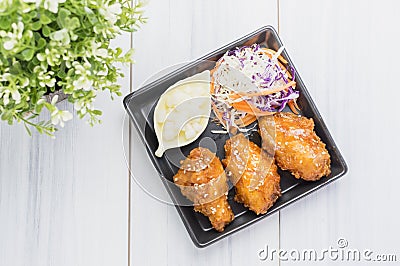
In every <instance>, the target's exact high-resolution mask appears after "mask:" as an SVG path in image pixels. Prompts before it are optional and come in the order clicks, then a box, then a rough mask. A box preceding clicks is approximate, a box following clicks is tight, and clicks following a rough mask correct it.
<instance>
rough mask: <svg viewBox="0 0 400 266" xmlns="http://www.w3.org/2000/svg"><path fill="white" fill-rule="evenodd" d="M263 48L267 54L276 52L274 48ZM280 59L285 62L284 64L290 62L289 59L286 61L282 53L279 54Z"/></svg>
mask: <svg viewBox="0 0 400 266" xmlns="http://www.w3.org/2000/svg"><path fill="white" fill-rule="evenodd" d="M261 49H262V50H263V51H264V52H265V53H266V54H270V55H275V54H276V51H274V50H272V49H269V48H261ZM278 59H279V60H281V61H282V63H284V64H287V63H288V61H286V59H285V58H283V56H282V55H279V56H278Z"/></svg>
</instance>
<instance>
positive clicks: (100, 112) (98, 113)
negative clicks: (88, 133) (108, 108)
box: [92, 110, 103, 115]
mask: <svg viewBox="0 0 400 266" xmlns="http://www.w3.org/2000/svg"><path fill="white" fill-rule="evenodd" d="M92 113H93V114H94V115H102V114H103V112H102V111H100V110H93V111H92Z"/></svg>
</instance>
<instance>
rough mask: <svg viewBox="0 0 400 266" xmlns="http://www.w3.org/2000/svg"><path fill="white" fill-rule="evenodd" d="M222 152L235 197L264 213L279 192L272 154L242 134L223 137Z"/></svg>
mask: <svg viewBox="0 0 400 266" xmlns="http://www.w3.org/2000/svg"><path fill="white" fill-rule="evenodd" d="M225 154H226V158H225V159H224V160H222V163H223V164H224V165H225V166H226V170H227V173H228V177H229V178H230V179H231V181H232V183H234V184H235V188H236V196H235V200H236V201H237V202H240V203H243V204H244V205H245V206H246V207H248V208H249V209H250V210H252V211H254V212H255V213H256V214H257V215H258V214H264V213H266V212H267V211H268V209H269V208H271V206H272V205H273V204H274V203H275V201H276V200H277V199H278V198H279V196H280V195H281V189H280V184H279V182H280V176H279V174H278V172H277V166H276V164H275V162H274V160H273V158H272V157H271V156H268V155H267V153H266V152H264V151H262V150H261V149H260V147H258V146H257V145H256V144H254V143H253V142H251V141H249V140H248V139H247V138H246V137H245V136H244V135H243V134H238V135H236V136H233V137H231V139H229V140H227V141H226V143H225ZM254 181H256V182H254Z"/></svg>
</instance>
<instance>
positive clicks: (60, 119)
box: [51, 109, 72, 127]
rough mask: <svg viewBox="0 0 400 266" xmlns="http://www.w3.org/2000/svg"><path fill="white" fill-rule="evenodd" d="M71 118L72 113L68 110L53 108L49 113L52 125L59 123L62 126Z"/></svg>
mask: <svg viewBox="0 0 400 266" xmlns="http://www.w3.org/2000/svg"><path fill="white" fill-rule="evenodd" d="M71 119H72V114H71V113H70V112H68V111H62V110H58V109H57V110H54V111H53V112H52V113H51V123H52V124H53V125H55V126H56V125H60V126H61V127H64V122H67V121H69V120H71Z"/></svg>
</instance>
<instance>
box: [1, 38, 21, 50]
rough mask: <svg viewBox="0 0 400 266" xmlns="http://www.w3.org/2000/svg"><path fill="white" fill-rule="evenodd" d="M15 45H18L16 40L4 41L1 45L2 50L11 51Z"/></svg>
mask: <svg viewBox="0 0 400 266" xmlns="http://www.w3.org/2000/svg"><path fill="white" fill-rule="evenodd" d="M17 43H18V41H17V40H13V39H11V40H8V41H5V42H4V43H3V46H4V49H6V50H12V49H13V48H14V47H15V45H16V44H17Z"/></svg>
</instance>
